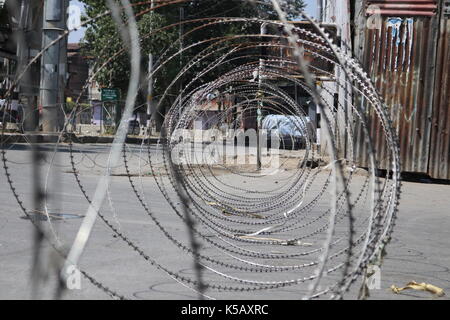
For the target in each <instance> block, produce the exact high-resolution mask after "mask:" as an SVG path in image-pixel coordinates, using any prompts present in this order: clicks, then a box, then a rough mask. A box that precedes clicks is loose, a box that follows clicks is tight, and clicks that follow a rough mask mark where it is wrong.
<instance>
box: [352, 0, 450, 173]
mask: <svg viewBox="0 0 450 320" xmlns="http://www.w3.org/2000/svg"><path fill="white" fill-rule="evenodd" d="M368 2H369V5H370V4H385V6H384V7H382V8H381V15H380V16H379V18H380V20H381V24H379V27H380V28H375V29H369V28H366V30H365V35H364V37H363V43H362V44H363V52H364V54H363V56H362V57H361V58H362V62H363V65H364V67H365V69H366V71H367V72H368V73H369V75H370V76H371V77H372V79H373V80H374V82H375V85H376V87H377V89H378V90H379V92H380V94H381V96H382V97H383V98H384V100H385V102H386V105H387V106H388V108H389V110H390V113H391V118H392V119H393V122H394V126H395V128H396V129H397V134H398V137H399V141H400V151H401V160H402V170H403V171H407V172H417V173H425V174H429V175H430V176H431V177H433V178H440V179H450V164H449V161H450V138H449V133H450V110H449V109H450V79H449V77H450V22H449V19H450V1H449V0H444V1H440V2H439V3H438V4H439V5H442V7H441V8H438V7H437V6H436V4H437V2H436V1H387V0H386V1H368ZM406 3H408V7H407V8H406V7H405V6H400V5H401V4H406ZM388 4H389V5H390V6H387V5H388ZM394 5H395V6H397V7H396V9H395V12H393V14H391V11H388V9H389V10H391V9H392V8H393V6H394ZM419 5H420V6H419ZM368 8H370V7H369V6H368V7H366V9H368ZM436 8H437V9H436ZM384 9H386V10H384ZM392 10H394V9H392ZM405 10H406V11H408V10H409V14H407V13H406V12H405ZM369 13H370V12H369ZM378 14H380V10H378ZM360 103H362V104H363V105H364V101H360ZM366 116H367V117H368V118H369V119H370V128H369V131H370V135H371V138H372V140H373V143H374V146H375V148H376V150H377V158H378V162H379V166H380V167H381V168H388V167H389V163H388V162H389V161H391V160H390V159H387V158H385V155H386V152H385V151H384V150H385V144H386V141H385V140H384V137H385V136H384V134H383V128H382V127H381V125H380V121H379V119H378V118H377V115H376V114H373V112H372V111H371V110H370V109H367V114H366ZM356 130H358V134H357V135H356V136H357V137H356V141H355V156H356V160H357V162H358V163H359V164H360V165H361V166H367V159H366V157H367V154H368V152H367V150H366V148H367V146H366V142H365V137H364V136H363V135H362V129H361V128H358V125H357V127H356Z"/></svg>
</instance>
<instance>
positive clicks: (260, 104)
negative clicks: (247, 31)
mask: <svg viewBox="0 0 450 320" xmlns="http://www.w3.org/2000/svg"><path fill="white" fill-rule="evenodd" d="M266 27H267V23H265V22H264V23H262V24H261V29H260V34H261V57H260V59H259V71H258V95H259V101H258V109H257V111H256V168H257V170H261V167H262V166H261V137H260V132H261V118H262V111H261V108H262V107H263V102H262V91H261V85H262V71H263V68H264V59H263V56H264V54H265V50H264V47H263V43H262V42H263V40H264V39H263V37H262V36H263V35H265V34H266Z"/></svg>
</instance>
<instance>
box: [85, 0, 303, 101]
mask: <svg viewBox="0 0 450 320" xmlns="http://www.w3.org/2000/svg"><path fill="white" fill-rule="evenodd" d="M82 1H83V2H84V3H85V5H86V17H84V18H85V19H86V18H93V17H96V16H98V15H99V14H101V13H103V12H105V11H106V10H107V9H108V8H107V6H106V1H98V0H82ZM130 2H131V3H132V4H134V6H133V10H134V12H135V14H136V18H137V23H138V27H139V32H140V37H141V48H142V56H143V61H142V64H141V65H142V68H143V71H144V73H145V71H146V70H147V54H148V53H152V54H153V55H154V56H155V58H156V60H157V58H158V57H159V56H160V55H161V54H163V52H165V50H166V49H167V48H169V46H171V45H172V46H173V45H174V43H175V42H176V41H177V40H178V39H179V35H180V27H179V25H176V26H175V27H173V28H168V29H164V30H162V31H159V32H156V33H155V34H153V35H151V34H150V32H151V30H157V29H159V28H162V27H164V26H168V25H172V24H177V23H179V22H180V21H181V19H182V17H181V15H180V5H169V6H164V7H161V8H158V9H157V10H155V12H154V13H153V14H151V13H150V12H149V11H148V9H149V7H150V5H149V3H150V1H147V3H144V4H142V2H143V1H142V0H131V1H130ZM280 3H281V4H282V6H284V7H285V8H287V9H288V10H287V11H288V12H289V16H288V17H289V18H295V17H298V16H299V12H300V11H301V10H302V9H303V8H304V3H303V1H301V0H282V1H280ZM182 8H183V12H184V17H183V18H184V20H192V19H200V18H205V17H249V18H253V17H259V18H264V19H272V20H275V19H277V17H278V16H277V14H276V12H275V11H274V10H273V7H272V5H271V0H258V1H254V0H226V1H224V0H191V1H187V2H185V3H183V4H182ZM123 16H124V20H126V19H125V15H123ZM125 22H126V21H125ZM199 25H201V22H199V23H197V24H195V23H191V24H188V25H185V26H184V27H183V33H186V32H189V31H190V30H192V28H195V27H196V26H199ZM245 28H255V29H254V30H253V31H254V32H255V33H257V32H259V31H258V30H259V27H257V26H256V25H253V26H251V25H245V24H235V25H233V24H217V25H214V26H212V27H209V28H206V29H202V31H201V32H193V33H192V34H191V35H190V36H189V37H186V39H185V40H183V41H185V42H184V43H183V45H184V46H188V45H189V44H192V43H196V42H198V41H201V40H203V39H206V38H213V37H219V36H223V35H234V34H242V33H247V32H249V30H245ZM250 32H251V30H250ZM82 48H83V51H84V53H85V54H86V55H87V56H89V57H92V62H93V63H95V64H96V68H95V69H94V70H97V71H98V73H97V75H96V81H97V82H98V83H99V84H100V85H101V86H104V87H116V88H120V89H121V90H122V91H124V90H126V88H127V85H128V79H129V75H130V74H129V73H130V67H129V57H128V55H127V53H126V50H123V49H124V45H123V43H122V41H121V40H120V35H119V32H118V30H117V27H116V24H115V23H114V22H113V19H112V18H111V16H110V15H105V16H103V17H101V18H98V19H95V20H94V21H92V22H90V23H89V24H88V28H87V31H86V34H85V37H84V40H83V43H82ZM177 49H178V48H177ZM199 49H201V47H198V48H196V49H195V50H193V51H192V52H188V51H187V52H186V54H184V55H183V56H182V57H181V56H180V58H179V59H178V60H175V59H174V60H173V61H170V63H168V64H167V65H165V66H164V68H163V70H161V72H160V75H159V76H158V78H157V81H156V83H155V88H154V89H155V95H160V94H161V93H162V92H163V91H164V90H165V89H166V88H167V87H168V86H169V84H170V82H171V80H172V79H174V77H175V76H176V74H177V73H178V72H179V70H180V67H181V66H182V65H183V64H184V62H185V61H180V60H181V59H184V60H187V59H189V58H190V57H192V56H193V55H195V54H196V52H195V51H198V50H199ZM121 50H122V52H124V53H123V54H121V55H117V56H115V55H116V54H117V53H118V52H120V51H121ZM213 58H214V57H212V58H211V59H213ZM106 62H108V63H107V65H106V67H104V68H101V69H100V66H102V65H103V64H105V63H106ZM205 63H206V62H205ZM173 90H174V92H173V95H176V93H177V92H176V91H175V90H176V88H174V89H173ZM141 102H142V98H141Z"/></svg>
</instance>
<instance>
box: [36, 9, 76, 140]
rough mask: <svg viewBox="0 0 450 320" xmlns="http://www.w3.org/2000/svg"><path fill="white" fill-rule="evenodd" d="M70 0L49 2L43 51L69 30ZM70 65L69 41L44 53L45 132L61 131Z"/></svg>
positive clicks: (41, 91)
mask: <svg viewBox="0 0 450 320" xmlns="http://www.w3.org/2000/svg"><path fill="white" fill-rule="evenodd" d="M68 2H69V1H68V0H45V2H44V18H43V26H42V48H43V49H44V48H46V47H47V46H48V45H50V44H51V43H52V42H53V41H55V40H56V39H58V37H59V36H61V34H63V33H64V31H65V30H66V12H67V8H68ZM66 65H67V38H63V39H61V40H60V41H57V42H56V43H55V44H53V45H51V46H50V47H49V48H48V49H47V50H45V51H44V53H43V55H42V60H41V85H40V104H41V106H42V111H43V113H42V131H43V132H47V133H51V132H57V131H59V129H60V126H59V123H58V122H59V121H58V119H59V116H58V115H59V113H60V112H61V107H62V104H63V103H64V84H65V78H66Z"/></svg>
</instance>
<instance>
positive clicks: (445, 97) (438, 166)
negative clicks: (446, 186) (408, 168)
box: [429, 1, 450, 179]
mask: <svg viewBox="0 0 450 320" xmlns="http://www.w3.org/2000/svg"><path fill="white" fill-rule="evenodd" d="M448 13H449V14H448V15H444V17H443V19H442V22H441V25H440V40H439V45H438V48H439V50H438V55H437V68H436V90H435V96H434V107H433V120H432V128H431V151H430V163H429V174H430V175H431V176H432V177H436V178H440V179H450V1H448Z"/></svg>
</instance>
